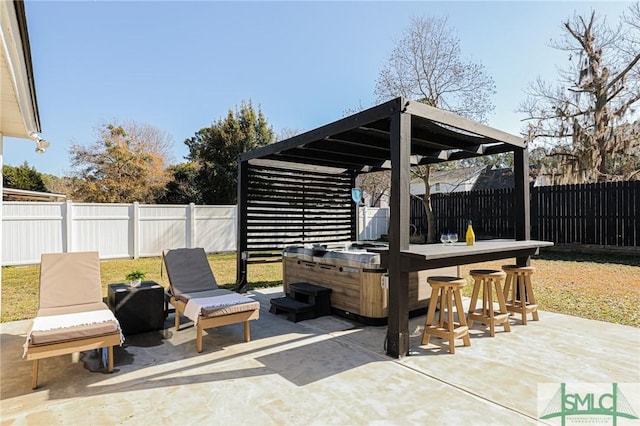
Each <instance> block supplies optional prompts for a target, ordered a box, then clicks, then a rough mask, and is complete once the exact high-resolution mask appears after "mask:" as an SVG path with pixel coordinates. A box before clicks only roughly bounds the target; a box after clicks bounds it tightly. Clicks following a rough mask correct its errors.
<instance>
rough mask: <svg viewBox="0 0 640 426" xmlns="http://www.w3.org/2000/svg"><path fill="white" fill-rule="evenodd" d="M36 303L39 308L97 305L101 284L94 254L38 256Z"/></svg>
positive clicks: (96, 256)
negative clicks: (38, 281) (38, 290)
mask: <svg viewBox="0 0 640 426" xmlns="http://www.w3.org/2000/svg"><path fill="white" fill-rule="evenodd" d="M70 277H73V279H70ZM39 300H40V304H39V307H40V308H53V307H58V306H69V305H83V304H87V303H94V302H100V301H101V300H102V283H101V281H100V258H99V257H98V252H78V253H44V254H42V257H41V262H40V299H39Z"/></svg>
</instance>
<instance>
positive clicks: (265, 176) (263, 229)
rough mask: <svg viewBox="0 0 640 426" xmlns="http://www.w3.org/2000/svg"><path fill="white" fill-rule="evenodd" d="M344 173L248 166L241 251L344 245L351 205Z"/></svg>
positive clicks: (347, 180) (350, 184)
mask: <svg viewBox="0 0 640 426" xmlns="http://www.w3.org/2000/svg"><path fill="white" fill-rule="evenodd" d="M351 182H352V181H351V177H350V176H349V174H348V173H343V174H329V173H320V172H315V171H313V172H312V171H299V170H285V169H278V168H271V167H265V166H255V165H250V166H249V168H248V176H247V251H248V252H250V253H252V254H251V255H250V256H251V257H253V256H254V255H253V253H256V252H264V251H281V250H282V249H283V248H284V247H285V246H287V245H289V244H298V243H324V242H333V241H350V240H351V235H352V230H351V223H353V221H352V214H354V210H353V201H352V200H351V186H352V183H351Z"/></svg>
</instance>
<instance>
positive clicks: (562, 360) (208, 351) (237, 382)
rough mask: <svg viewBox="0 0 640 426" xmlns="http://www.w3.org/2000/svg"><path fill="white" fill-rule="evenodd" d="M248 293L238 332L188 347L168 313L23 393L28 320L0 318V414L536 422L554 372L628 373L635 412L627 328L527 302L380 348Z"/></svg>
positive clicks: (635, 382)
mask: <svg viewBox="0 0 640 426" xmlns="http://www.w3.org/2000/svg"><path fill="white" fill-rule="evenodd" d="M251 294H252V295H253V297H254V298H255V299H257V300H259V301H260V303H261V305H262V307H261V317H260V319H259V320H258V321H253V322H252V325H251V335H252V341H251V342H249V343H244V342H243V341H242V325H241V324H235V325H230V326H226V327H221V328H219V329H212V330H208V334H207V335H206V336H205V338H204V351H203V352H202V353H201V354H198V353H196V350H195V330H194V328H193V327H185V328H184V329H183V330H181V331H179V332H175V331H174V329H173V315H170V316H169V318H168V319H167V321H166V322H165V330H164V331H163V332H153V333H146V334H140V335H134V336H130V337H128V338H127V341H126V342H125V345H124V346H123V347H121V348H116V349H115V371H114V373H113V374H103V373H101V372H90V371H87V369H86V368H85V366H84V364H83V363H82V362H78V363H72V362H71V359H70V357H69V356H61V357H57V358H49V359H45V360H43V361H41V366H40V376H39V383H40V388H38V389H37V390H35V391H33V390H32V389H31V367H32V364H31V362H27V361H25V360H23V359H22V358H21V355H22V344H23V343H24V340H25V333H26V331H27V328H28V326H29V321H17V322H12V323H6V324H2V325H1V356H2V358H1V372H0V384H1V390H0V398H1V401H0V412H1V414H0V417H1V424H2V425H10V424H11V425H15V424H73V425H77V424H93V425H95V424H151V423H153V424H156V425H161V424H176V423H181V424H225V425H227V424H234V425H235V424H255V425H267V424H278V425H282V424H291V425H298V424H300V425H307V424H322V425H324V424H341V425H347V424H348V425H360V424H403V425H404V424H467V425H478V424H494V425H495V424H504V425H507V424H508V425H520V424H536V423H538V422H539V420H538V417H539V416H540V411H539V410H540V409H539V408H538V405H540V404H545V405H546V404H547V402H548V401H549V399H550V398H551V397H552V396H553V395H552V394H549V393H544V392H540V391H539V388H540V385H542V386H545V385H543V384H545V383H548V384H551V386H552V388H556V389H557V388H558V387H559V386H560V383H562V382H565V383H578V384H579V383H614V382H615V383H625V384H629V386H627V387H625V394H624V395H625V397H626V399H627V400H628V401H632V402H631V405H632V407H634V410H635V412H636V414H640V410H639V409H638V406H637V405H638V402H633V401H640V329H638V328H634V327H627V326H620V325H614V324H609V323H604V322H599V321H591V320H585V319H581V318H575V317H570V316H566V315H559V314H554V313H550V312H541V314H540V321H539V322H533V321H530V322H529V324H528V325H527V326H522V325H520V321H519V320H515V319H512V320H511V324H512V327H511V329H512V331H511V333H504V332H503V331H502V327H497V332H496V336H495V337H494V338H492V337H489V335H488V332H484V330H485V329H484V328H483V327H482V326H481V325H480V324H475V325H474V328H473V329H472V331H471V334H472V336H471V346H470V347H463V346H462V343H461V342H459V343H458V345H457V346H456V354H455V355H450V354H448V350H447V346H446V345H445V344H442V342H441V341H440V340H439V339H435V338H432V339H431V344H430V345H429V346H420V341H421V334H422V324H423V322H424V316H421V317H417V318H414V319H412V320H411V323H410V325H411V331H412V337H411V356H408V357H405V358H403V359H400V360H394V359H391V358H389V357H387V356H386V355H385V350H384V338H385V334H386V327H364V326H361V325H359V324H357V323H352V322H350V321H348V320H345V319H342V318H340V317H322V318H318V319H315V320H309V321H303V322H299V323H296V324H294V323H291V322H289V321H287V320H286V319H285V317H284V316H275V315H273V314H270V313H269V312H268V310H269V299H270V298H272V297H280V296H282V288H273V289H264V290H257V291H253V292H252V293H251ZM467 304H468V302H467ZM89 364H91V360H90V361H89ZM547 386H549V385H547ZM543 389H546V388H544V387H543ZM621 420H624V419H618V424H625V423H623V422H621ZM547 422H549V424H559V419H557V418H556V419H551V420H547Z"/></svg>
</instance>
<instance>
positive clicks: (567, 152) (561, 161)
mask: <svg viewBox="0 0 640 426" xmlns="http://www.w3.org/2000/svg"><path fill="white" fill-rule="evenodd" d="M551 47H553V48H555V49H559V50H562V51H565V52H567V59H568V64H567V66H566V68H565V69H561V70H560V71H559V75H558V80H557V82H556V83H555V84H553V83H549V82H546V81H544V80H542V79H541V78H538V79H537V80H536V81H535V82H532V83H530V85H529V89H528V92H527V94H528V96H527V100H526V101H525V102H523V103H522V105H521V106H520V108H519V111H520V112H524V113H525V114H526V115H527V118H526V120H527V121H529V123H530V124H529V127H528V134H529V138H530V139H531V140H535V142H536V143H537V144H538V145H539V146H543V147H545V149H546V152H547V155H548V156H550V157H551V158H549V159H547V160H546V161H544V163H545V166H546V167H547V168H548V169H552V170H553V173H558V172H560V175H559V176H560V179H558V182H559V183H582V182H598V181H608V180H627V179H631V178H634V177H635V178H640V120H637V114H635V113H636V110H635V108H637V103H638V101H640V3H634V4H633V5H631V7H630V9H629V12H628V15H625V16H623V18H622V19H621V20H620V22H619V23H618V24H617V25H616V26H614V27H612V26H610V25H608V24H607V22H606V19H605V18H601V17H600V16H598V14H597V13H596V12H595V11H592V12H591V14H590V15H589V16H581V15H578V14H576V15H574V16H573V18H571V19H568V20H567V21H565V22H564V33H563V35H562V38H561V39H560V40H559V41H555V42H553V43H552V44H551ZM634 120H635V121H634Z"/></svg>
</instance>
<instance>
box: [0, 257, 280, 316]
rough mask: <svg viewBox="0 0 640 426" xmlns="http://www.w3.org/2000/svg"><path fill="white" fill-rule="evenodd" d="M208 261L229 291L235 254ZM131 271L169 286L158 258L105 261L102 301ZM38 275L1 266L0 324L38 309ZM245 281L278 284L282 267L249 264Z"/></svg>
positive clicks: (36, 269) (31, 269)
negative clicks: (113, 285)
mask: <svg viewBox="0 0 640 426" xmlns="http://www.w3.org/2000/svg"><path fill="white" fill-rule="evenodd" d="M208 258H209V263H210V264H211V269H212V270H213V273H214V274H215V277H216V280H217V281H218V285H220V286H221V287H225V288H230V289H232V288H233V287H234V286H235V282H236V255H235V253H222V254H215V255H209V256H208ZM134 269H139V270H141V271H143V272H145V274H146V278H145V279H146V280H153V281H156V282H158V283H159V284H161V285H163V286H164V287H167V286H168V285H169V282H168V281H167V274H166V271H164V270H163V268H162V259H161V258H160V257H148V258H144V259H118V260H105V261H102V262H101V263H100V271H101V275H102V295H103V296H104V297H105V298H106V297H107V286H108V285H109V284H113V283H118V282H125V281H126V280H125V276H126V275H127V274H128V273H129V272H131V271H133V270H134ZM39 272H40V267H39V265H34V266H5V267H3V268H2V312H1V316H0V320H1V322H8V321H16V320H21V319H26V318H33V317H35V315H36V311H37V309H38V274H39ZM249 278H250V280H251V281H250V283H249V288H250V289H252V288H258V287H273V286H279V285H282V264H280V263H263V264H255V265H249Z"/></svg>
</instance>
